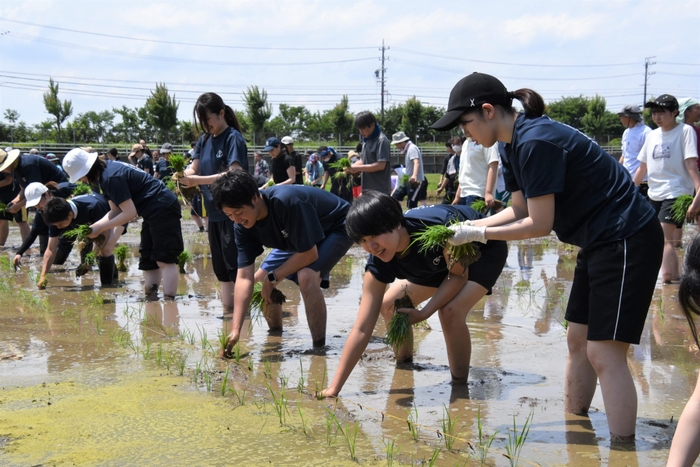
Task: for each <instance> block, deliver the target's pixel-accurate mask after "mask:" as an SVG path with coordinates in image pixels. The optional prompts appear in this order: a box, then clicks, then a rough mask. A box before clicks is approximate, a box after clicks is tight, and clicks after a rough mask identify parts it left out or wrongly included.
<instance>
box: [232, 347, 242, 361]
mask: <svg viewBox="0 0 700 467" xmlns="http://www.w3.org/2000/svg"><path fill="white" fill-rule="evenodd" d="M232 354H233V359H234V360H235V361H236V363H238V364H240V363H241V343H240V342H236V345H234V346H233V352H232Z"/></svg>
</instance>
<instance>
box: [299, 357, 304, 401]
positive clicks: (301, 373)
mask: <svg viewBox="0 0 700 467" xmlns="http://www.w3.org/2000/svg"><path fill="white" fill-rule="evenodd" d="M305 385H306V379H305V378H304V365H303V363H302V361H301V357H299V381H297V392H298V393H299V394H301V393H302V392H304V386H305Z"/></svg>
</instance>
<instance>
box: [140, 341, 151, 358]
mask: <svg viewBox="0 0 700 467" xmlns="http://www.w3.org/2000/svg"><path fill="white" fill-rule="evenodd" d="M141 355H143V359H144V360H148V359H149V358H151V341H150V340H149V339H144V340H143V346H142V347H141Z"/></svg>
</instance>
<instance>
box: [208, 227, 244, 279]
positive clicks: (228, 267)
mask: <svg viewBox="0 0 700 467" xmlns="http://www.w3.org/2000/svg"><path fill="white" fill-rule="evenodd" d="M233 226H234V223H233V221H232V220H230V219H226V220H223V221H220V222H211V221H209V248H210V249H211V264H212V266H213V267H214V275H215V276H216V279H217V280H218V281H219V282H235V281H236V274H238V248H237V247H236V237H235V234H234V229H233Z"/></svg>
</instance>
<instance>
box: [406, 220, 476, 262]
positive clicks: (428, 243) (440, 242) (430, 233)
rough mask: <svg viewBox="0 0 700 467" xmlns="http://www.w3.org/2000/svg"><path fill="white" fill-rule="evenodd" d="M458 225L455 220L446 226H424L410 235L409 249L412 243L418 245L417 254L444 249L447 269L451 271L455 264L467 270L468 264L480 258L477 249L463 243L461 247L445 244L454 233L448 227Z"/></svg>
mask: <svg viewBox="0 0 700 467" xmlns="http://www.w3.org/2000/svg"><path fill="white" fill-rule="evenodd" d="M458 223H459V221H457V220H455V221H454V222H452V223H451V224H450V225H448V226H444V225H440V224H436V225H429V226H426V227H425V229H423V230H421V231H420V232H416V233H415V234H413V235H412V237H413V241H412V242H411V244H410V245H409V248H410V246H411V245H413V244H414V243H418V244H419V245H420V248H419V249H418V252H419V253H425V252H429V251H431V250H437V249H443V248H446V249H447V256H448V259H449V262H448V265H447V266H448V269H452V266H454V265H455V264H456V263H459V264H460V265H461V266H462V267H463V268H464V269H466V268H468V267H469V265H470V264H472V263H474V262H475V261H476V260H478V259H479V258H480V257H481V252H480V251H479V247H477V246H476V245H474V244H473V243H464V244H462V245H452V244H451V243H447V239H448V238H450V237H451V236H453V235H454V231H453V230H452V229H450V228H449V227H450V226H451V225H454V224H458Z"/></svg>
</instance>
